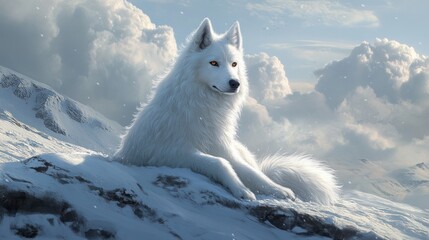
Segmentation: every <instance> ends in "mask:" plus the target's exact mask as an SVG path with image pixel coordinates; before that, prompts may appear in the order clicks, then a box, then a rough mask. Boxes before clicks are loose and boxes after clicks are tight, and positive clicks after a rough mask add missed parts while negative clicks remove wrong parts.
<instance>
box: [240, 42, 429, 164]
mask: <svg viewBox="0 0 429 240" xmlns="http://www.w3.org/2000/svg"><path fill="white" fill-rule="evenodd" d="M259 58H261V59H263V58H264V57H262V56H261V55H260V56H259ZM270 71H272V70H270ZM317 76H318V78H319V79H318V83H317V85H316V91H313V92H309V93H299V92H294V93H293V94H286V95H285V96H284V97H282V98H278V99H277V100H276V101H274V102H273V101H271V102H270V101H264V100H260V99H263V97H261V96H263V95H259V96H258V94H255V95H254V97H255V99H256V100H257V101H255V100H252V101H249V102H248V104H247V106H246V108H245V110H244V112H243V116H242V120H241V128H240V136H242V140H243V141H244V142H246V143H247V144H248V145H250V146H251V148H253V149H258V150H259V151H260V152H263V153H264V152H275V151H276V150H278V149H283V150H284V151H287V152H304V153H308V154H313V155H315V156H316V157H319V158H321V159H324V160H326V161H328V162H330V163H331V165H332V166H335V165H336V164H337V163H342V164H343V163H344V162H347V163H348V165H349V167H351V168H352V167H353V165H354V162H355V161H356V160H358V159H369V160H373V161H379V164H381V166H383V167H385V168H386V169H393V168H395V167H398V166H400V167H404V166H411V165H413V164H416V163H419V162H425V161H427V156H429V148H427V139H429V128H428V127H427V119H429V94H428V93H429V91H428V86H429V78H428V76H429V68H428V58H427V57H425V56H422V55H420V54H417V53H416V52H415V50H414V49H413V48H412V47H409V46H407V45H404V44H400V43H398V42H396V41H391V40H387V39H376V40H375V42H374V43H373V44H370V43H367V42H365V43H362V44H361V45H360V46H357V47H355V48H354V49H353V50H352V51H351V53H350V56H348V57H346V58H344V59H342V60H340V61H334V62H332V63H330V64H328V65H327V66H326V67H325V68H323V69H321V70H318V71H317ZM250 77H251V76H250ZM252 81H253V80H252ZM268 82H269V81H268ZM255 86H256V85H253V86H252V85H251V87H255ZM259 94H262V93H259ZM425 144H426V145H425ZM346 165H347V164H346Z"/></svg>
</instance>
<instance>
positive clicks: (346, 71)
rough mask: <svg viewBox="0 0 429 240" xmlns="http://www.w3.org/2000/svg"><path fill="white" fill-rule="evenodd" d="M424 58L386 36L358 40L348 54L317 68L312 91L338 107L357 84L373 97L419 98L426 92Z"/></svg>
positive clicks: (427, 88)
mask: <svg viewBox="0 0 429 240" xmlns="http://www.w3.org/2000/svg"><path fill="white" fill-rule="evenodd" d="M428 65H429V60H428V59H427V57H425V56H422V55H419V54H417V53H416V52H415V50H414V49H413V48H412V47H409V46H407V45H405V44H400V43H398V42H396V41H389V40H387V39H376V41H375V43H374V45H371V44H369V43H368V42H364V43H362V44H361V45H360V46H358V47H356V48H354V49H353V51H352V52H351V54H350V56H348V57H346V58H344V59H342V60H340V61H334V62H332V63H331V64H329V65H328V66H326V67H325V68H323V69H320V70H317V71H316V75H317V76H318V78H319V79H318V83H317V85H316V90H317V91H319V92H322V93H323V94H324V95H325V96H327V99H328V102H329V104H330V105H331V106H333V107H336V106H338V105H339V104H340V103H341V102H342V101H343V100H344V99H345V98H346V97H347V95H348V94H350V93H351V92H353V91H354V90H356V88H358V87H369V88H371V89H373V90H374V92H375V94H376V95H377V97H384V98H387V99H388V100H389V101H390V102H392V103H396V102H398V101H400V100H401V99H403V98H404V97H406V98H407V99H413V100H419V99H420V100H421V98H424V97H425V96H427V94H428V93H429V91H428V90H429V85H428V79H429V77H428V72H429V70H428Z"/></svg>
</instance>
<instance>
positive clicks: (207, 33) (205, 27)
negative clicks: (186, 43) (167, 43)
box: [192, 18, 213, 50]
mask: <svg viewBox="0 0 429 240" xmlns="http://www.w3.org/2000/svg"><path fill="white" fill-rule="evenodd" d="M212 41H213V30H212V24H211V22H210V19H208V18H204V20H203V21H202V22H201V24H200V26H199V27H198V29H197V30H196V31H195V33H194V36H193V39H192V43H193V44H194V49H196V50H203V49H205V48H206V47H208V46H210V44H211V43H212Z"/></svg>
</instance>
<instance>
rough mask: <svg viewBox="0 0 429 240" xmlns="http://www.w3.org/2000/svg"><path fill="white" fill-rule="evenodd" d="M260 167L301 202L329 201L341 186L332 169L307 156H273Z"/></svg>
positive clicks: (332, 200) (330, 202) (335, 195)
mask: <svg viewBox="0 0 429 240" xmlns="http://www.w3.org/2000/svg"><path fill="white" fill-rule="evenodd" d="M260 168H261V170H262V172H264V173H265V174H266V175H267V176H268V177H269V178H271V180H273V181H274V182H276V183H277V184H280V185H282V186H284V187H288V188H290V189H291V190H292V191H293V192H294V193H295V195H296V196H297V197H298V198H299V199H301V200H303V201H313V202H318V203H322V204H332V203H334V202H335V201H336V200H337V199H338V194H339V190H340V187H339V186H338V185H337V181H336V179H335V176H334V174H333V170H332V169H330V168H328V167H326V166H325V165H324V164H322V163H321V162H319V161H316V160H314V159H313V158H311V157H309V156H306V155H290V156H286V155H273V156H269V157H267V158H265V159H264V160H263V161H262V162H261V164H260Z"/></svg>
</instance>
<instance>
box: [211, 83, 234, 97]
mask: <svg viewBox="0 0 429 240" xmlns="http://www.w3.org/2000/svg"><path fill="white" fill-rule="evenodd" d="M212 87H213V88H214V89H215V90H216V91H217V92H219V93H221V94H225V95H234V94H236V93H238V91H239V88H237V89H231V90H229V91H222V90H220V89H219V88H218V87H216V86H215V85H213V86H212Z"/></svg>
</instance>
